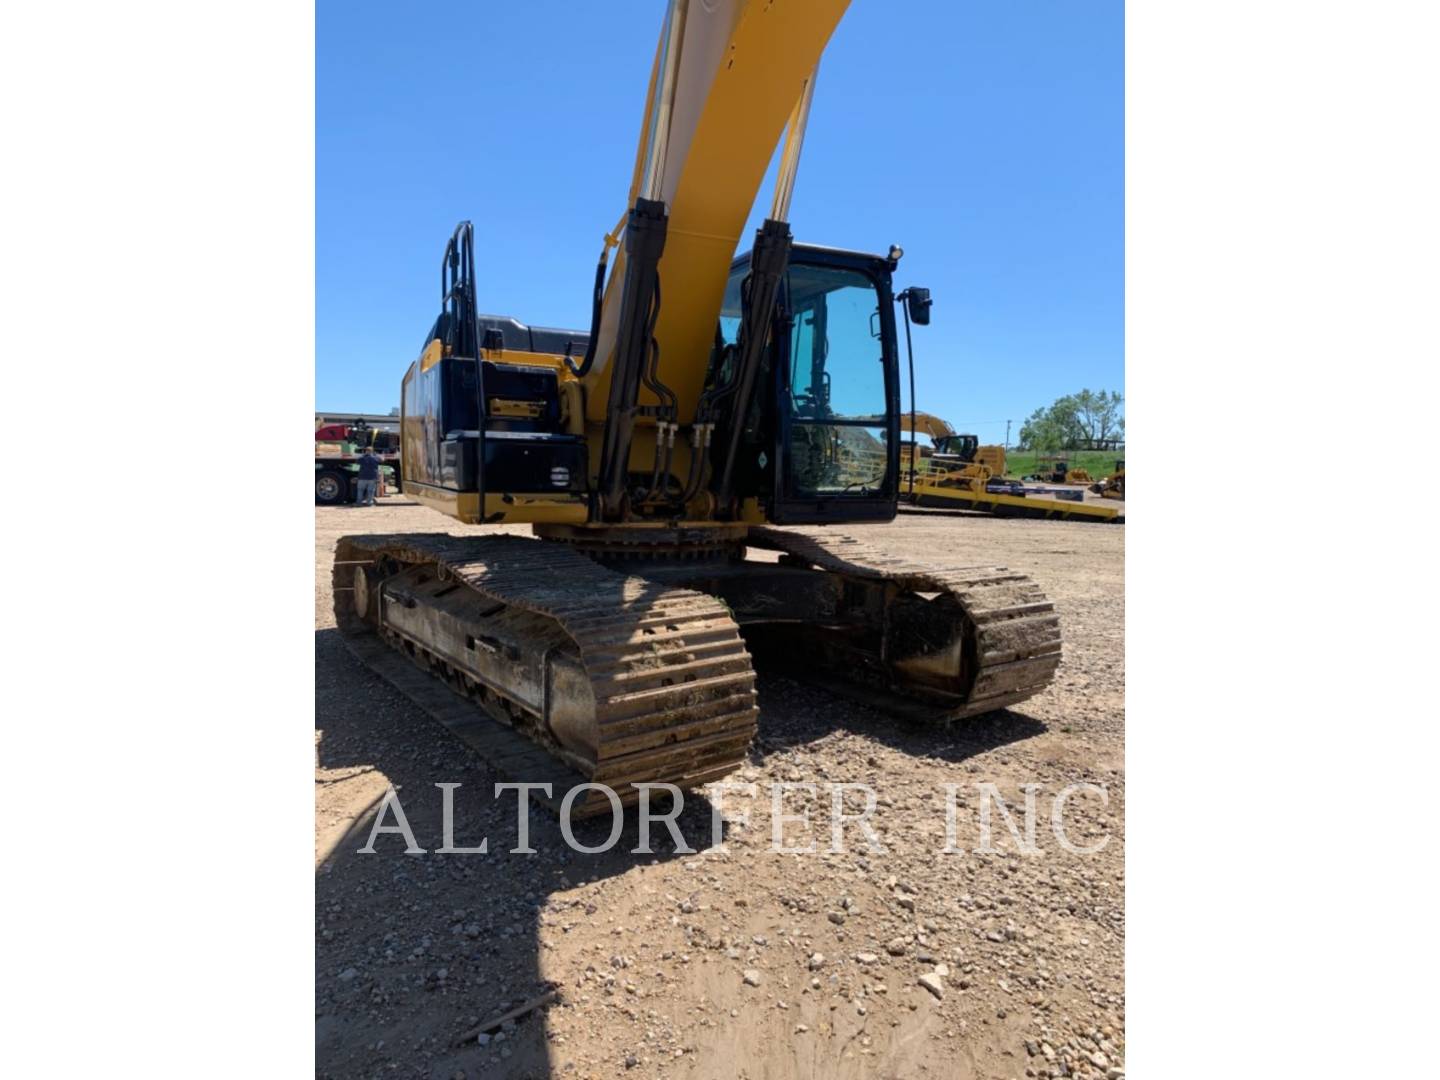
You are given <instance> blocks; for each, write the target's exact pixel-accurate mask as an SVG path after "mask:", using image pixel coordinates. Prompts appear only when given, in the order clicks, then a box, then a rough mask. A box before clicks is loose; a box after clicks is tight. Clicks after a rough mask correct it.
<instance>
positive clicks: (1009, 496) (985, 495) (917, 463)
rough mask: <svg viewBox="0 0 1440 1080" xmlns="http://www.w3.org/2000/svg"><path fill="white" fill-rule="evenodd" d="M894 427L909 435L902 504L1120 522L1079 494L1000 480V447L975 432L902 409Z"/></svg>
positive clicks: (1116, 514)
mask: <svg viewBox="0 0 1440 1080" xmlns="http://www.w3.org/2000/svg"><path fill="white" fill-rule="evenodd" d="M900 425H901V427H902V428H903V429H904V430H905V431H907V432H910V433H911V434H912V437H911V438H910V439H909V440H907V441H905V442H904V443H903V444H902V445H903V447H904V454H903V455H902V456H903V460H904V466H905V470H904V473H903V475H902V478H901V489H900V498H901V500H902V501H904V502H907V503H910V504H912V505H914V506H921V507H925V508H927V509H932V510H965V511H978V512H980V513H985V514H994V515H995V516H997V517H1024V518H1055V519H1060V520H1068V521H1092V522H1100V523H1107V524H1109V523H1119V522H1122V521H1123V520H1124V518H1123V517H1122V516H1121V514H1120V511H1118V510H1116V509H1114V508H1113V507H1109V506H1097V505H1095V504H1094V503H1087V502H1085V501H1084V496H1083V495H1078V494H1076V493H1073V492H1055V491H1047V490H1046V489H1037V488H1027V487H1025V486H1024V485H1023V484H1019V483H1016V482H1015V481H1013V480H1006V479H1005V448H1004V447H1003V446H994V445H990V446H981V445H980V439H979V437H978V436H976V435H968V434H962V433H959V432H957V431H956V430H955V429H954V428H953V427H952V426H951V425H950V424H949V423H948V422H947V421H945V420H942V419H940V417H938V416H933V415H931V414H930V413H923V412H906V413H902V414H901V416H900ZM916 433H920V434H925V435H928V436H930V440H931V445H930V446H923V445H921V444H920V443H919V440H918V439H916V438H914V435H915V434H916ZM1047 495H1055V496H1058V497H1056V498H1046V496H1047Z"/></svg>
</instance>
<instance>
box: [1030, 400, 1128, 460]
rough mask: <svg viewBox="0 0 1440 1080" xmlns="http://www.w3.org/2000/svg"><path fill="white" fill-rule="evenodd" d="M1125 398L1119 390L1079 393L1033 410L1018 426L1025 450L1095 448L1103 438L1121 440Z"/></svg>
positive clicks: (1051, 451)
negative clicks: (1090, 446) (1122, 409)
mask: <svg viewBox="0 0 1440 1080" xmlns="http://www.w3.org/2000/svg"><path fill="white" fill-rule="evenodd" d="M1124 402H1125V399H1124V397H1123V396H1122V395H1121V394H1120V392H1119V391H1118V390H1101V391H1099V392H1098V393H1097V392H1095V391H1093V390H1088V389H1087V390H1081V391H1080V392H1079V393H1078V394H1066V395H1065V396H1064V397H1062V398H1059V399H1057V400H1056V401H1055V403H1054V404H1052V405H1049V406H1046V407H1044V408H1039V409H1036V410H1035V411H1034V412H1033V413H1031V414H1030V417H1029V419H1027V420H1026V421H1025V423H1024V424H1022V425H1021V426H1020V443H1019V446H1020V448H1021V449H1024V450H1035V451H1038V452H1040V453H1046V454H1049V453H1054V452H1055V451H1057V450H1074V449H1078V448H1081V447H1084V446H1087V445H1094V444H1095V443H1096V442H1098V441H1100V440H1102V439H1123V438H1124V437H1125V417H1124V416H1123V415H1122V414H1121V411H1120V410H1121V406H1122V405H1124Z"/></svg>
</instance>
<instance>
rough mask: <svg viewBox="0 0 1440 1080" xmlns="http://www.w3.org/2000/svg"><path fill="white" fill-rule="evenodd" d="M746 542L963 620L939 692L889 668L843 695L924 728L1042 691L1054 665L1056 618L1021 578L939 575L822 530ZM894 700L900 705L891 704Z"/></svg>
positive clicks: (756, 535) (769, 534) (1003, 573)
mask: <svg viewBox="0 0 1440 1080" xmlns="http://www.w3.org/2000/svg"><path fill="white" fill-rule="evenodd" d="M746 543H747V544H749V545H750V546H752V547H757V548H765V549H768V550H772V551H778V552H781V553H782V554H784V555H786V556H789V557H790V558H791V559H792V560H799V561H800V562H802V563H805V564H808V565H810V566H813V567H815V568H817V569H819V570H823V571H828V572H830V573H835V574H839V575H840V576H841V577H843V578H846V579H849V580H852V581H855V582H859V583H874V582H886V583H889V584H890V585H893V586H895V587H896V588H897V589H900V590H904V591H908V592H911V593H915V594H920V595H933V596H935V597H938V596H940V595H942V594H948V595H949V597H951V598H952V599H953V600H954V602H955V604H956V605H957V606H958V607H959V609H960V611H961V612H962V613H963V615H962V618H963V619H964V621H965V624H966V626H965V635H966V640H965V643H964V652H965V660H964V666H963V669H962V670H961V671H960V672H959V674H958V676H957V681H956V682H955V683H954V684H953V685H951V686H949V687H947V688H944V689H939V688H937V687H935V686H933V685H925V686H919V685H915V684H913V683H911V682H908V681H907V679H906V678H905V674H904V672H903V671H902V670H897V668H896V667H894V666H891V667H890V668H889V669H888V673H889V676H890V677H891V679H892V680H893V681H892V683H891V685H890V686H888V687H886V688H884V691H883V692H868V693H867V692H865V691H858V692H857V688H856V687H855V686H854V684H850V685H849V686H848V687H847V690H848V691H849V692H851V693H852V696H861V697H863V698H866V699H867V700H869V701H870V702H871V703H872V704H874V705H876V706H877V707H879V708H882V709H886V710H888V711H891V712H901V713H904V714H905V715H907V716H911V717H913V718H915V719H918V720H922V721H926V722H932V723H933V722H942V723H948V722H951V721H954V720H960V719H964V718H966V717H971V716H978V715H980V714H982V713H987V712H992V711H994V710H996V709H1003V708H1008V707H1009V706H1011V705H1016V704H1018V703H1020V702H1022V701H1024V700H1025V699H1026V698H1029V697H1033V696H1034V695H1036V694H1038V693H1040V692H1041V691H1042V690H1044V689H1045V688H1046V687H1047V686H1049V685H1050V682H1051V680H1052V679H1053V678H1054V675H1055V670H1056V668H1058V667H1059V665H1060V656H1061V637H1060V618H1059V616H1058V615H1057V614H1056V612H1055V605H1054V604H1052V603H1051V602H1050V601H1049V600H1048V599H1047V598H1046V597H1045V594H1044V593H1043V592H1042V591H1041V590H1040V588H1039V586H1037V585H1036V584H1035V583H1034V582H1033V581H1031V580H1030V578H1028V577H1027V576H1026V575H1024V574H1020V573H1016V572H1014V571H1012V570H1008V569H1006V568H1004V567H966V568H955V569H950V568H943V567H936V566H930V565H926V564H923V563H917V562H912V561H910V560H908V559H904V558H897V557H896V556H894V555H893V554H891V553H889V552H887V551H886V550H885V549H883V548H880V547H878V546H876V545H874V544H869V543H866V542H865V541H863V540H857V539H855V538H854V537H851V536H846V535H844V534H840V533H834V532H831V531H830V530H828V529H823V528H821V529H813V528H812V529H806V528H783V529H782V528H771V527H757V528H752V529H751V530H750V533H749V536H748V538H747V540H746ZM897 695H898V697H899V698H900V700H896V698H897Z"/></svg>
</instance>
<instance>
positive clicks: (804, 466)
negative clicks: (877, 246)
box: [771, 246, 899, 521]
mask: <svg viewBox="0 0 1440 1080" xmlns="http://www.w3.org/2000/svg"><path fill="white" fill-rule="evenodd" d="M821 250H823V249H816V250H815V252H814V253H813V254H812V253H810V252H804V253H803V254H802V251H803V249H801V248H799V247H798V246H797V248H796V251H795V253H794V254H793V255H792V258H791V264H790V266H789V268H788V270H787V271H786V275H785V281H784V285H783V310H784V315H785V320H786V321H787V322H788V329H787V331H786V332H785V333H784V334H777V335H776V337H777V339H778V340H777V342H776V344H777V346H778V348H779V351H780V354H781V355H780V357H779V359H780V362H779V363H778V364H777V365H776V368H777V371H776V374H777V376H778V380H777V381H778V383H779V385H778V386H777V391H778V398H779V401H778V410H777V411H778V419H779V424H778V425H777V426H778V434H779V439H778V445H777V447H776V458H777V467H778V468H777V474H776V478H775V480H776V485H777V489H778V490H777V492H776V496H775V500H774V502H773V504H772V515H771V516H772V518H773V519H775V520H779V521H802V520H804V521H825V520H842V519H843V520H851V521H853V520H869V519H872V518H873V519H876V520H888V519H889V518H891V517H893V516H894V513H895V492H896V485H895V477H896V474H897V471H898V464H899V463H898V456H899V430H898V424H899V410H898V385H899V380H898V367H897V353H896V349H895V320H894V314H893V307H894V305H893V302H892V300H891V296H890V280H889V274H888V268H887V267H885V265H884V262H883V260H881V259H879V258H878V257H874V256H865V255H859V254H855V253H848V252H830V251H825V252H824V256H823V261H822V258H821V255H820V251H821ZM811 259H814V260H815V261H813V262H812V261H811ZM877 328H878V330H879V333H878V334H877V333H875V329H877ZM880 418H884V421H885V422H884V423H881V424H877V423H876V420H877V419H880Z"/></svg>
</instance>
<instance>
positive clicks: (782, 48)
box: [335, 0, 1061, 814]
mask: <svg viewBox="0 0 1440 1080" xmlns="http://www.w3.org/2000/svg"><path fill="white" fill-rule="evenodd" d="M845 7H846V4H845V3H844V2H843V0H810V2H808V3H804V4H794V3H789V4H786V3H773V2H770V0H752V2H746V0H715V2H708V0H707V2H704V3H700V2H691V3H687V2H686V0H672V2H671V4H670V5H669V8H668V10H667V13H666V15H665V19H664V23H663V25H662V28H661V32H660V40H659V44H658V46H657V49H656V54H655V60H654V64H653V67H652V69H651V73H650V82H649V90H648V93H647V95H646V101H645V107H644V111H643V117H642V123H641V132H640V140H639V146H638V150H637V154H636V159H635V167H634V172H633V175H632V177H631V183H630V193H629V199H628V210H627V212H626V214H625V216H624V218H623V219H622V222H621V224H620V226H618V227H617V228H616V230H615V231H614V232H613V233H611V234H608V235H607V236H606V238H605V245H604V247H603V248H602V253H601V256H600V260H599V265H598V266H597V267H596V271H595V277H594V289H593V293H592V313H591V325H590V327H589V329H588V330H586V331H581V330H561V329H552V328H544V327H538V326H530V325H527V324H525V323H522V322H519V321H517V320H515V319H513V318H509V317H501V316H494V315H485V314H481V313H480V312H479V310H478V307H477V294H478V291H479V288H480V284H479V276H478V274H477V266H476V262H475V245H474V230H473V228H472V227H471V225H470V224H469V223H463V224H462V225H461V226H459V227H458V228H457V229H456V231H455V233H454V235H453V236H452V237H451V239H450V243H449V245H448V246H447V248H446V251H445V254H444V257H443V260H442V265H441V274H440V278H441V313H440V316H439V318H438V319H437V320H436V322H435V324H434V326H433V327H432V328H431V330H430V332H429V333H428V334H427V335H426V337H425V340H424V346H423V349H422V351H421V353H420V356H419V359H417V360H416V361H415V363H413V364H412V365H411V366H410V369H409V370H408V371H407V372H406V373H405V376H404V379H403V382H402V398H401V401H402V404H401V443H402V486H403V490H404V492H405V493H406V494H407V495H409V496H411V497H413V498H415V499H417V500H418V501H420V502H422V503H424V504H426V505H428V506H430V507H433V508H434V509H437V510H439V511H441V512H442V513H444V514H446V515H448V516H449V517H450V518H452V519H454V520H456V521H459V522H463V523H469V524H474V523H483V524H490V523H528V524H530V525H531V526H532V529H533V532H534V536H535V538H534V539H530V538H525V537H521V536H513V535H508V536H497V535H471V536H453V535H449V534H445V533H436V534H422V535H397V536H352V537H346V538H344V539H342V540H341V541H340V542H339V545H338V548H337V552H336V559H335V597H336V616H337V622H338V624H339V626H340V627H341V629H342V631H343V632H344V633H345V634H346V635H347V638H348V639H349V640H350V641H351V642H352V644H353V645H354V646H355V648H356V651H357V652H359V653H360V654H361V655H362V656H365V657H366V658H367V659H372V661H373V662H375V663H376V664H377V667H383V665H381V663H380V661H379V659H378V657H379V654H380V653H382V652H385V650H384V649H383V648H382V646H391V647H393V649H394V650H398V652H399V653H400V654H402V655H404V656H408V657H410V658H411V659H413V660H415V661H416V662H417V663H418V664H419V665H420V666H421V667H423V668H425V669H427V670H428V671H429V672H430V673H432V674H433V675H434V676H437V677H438V678H439V679H442V680H444V682H445V684H448V686H449V688H450V689H451V690H453V691H454V692H455V694H458V695H461V696H463V698H465V699H466V700H465V701H460V700H459V699H457V698H455V697H454V696H453V695H452V696H451V697H450V698H449V699H448V700H449V701H450V704H449V705H445V706H437V707H432V710H431V711H432V712H434V713H436V715H438V716H440V718H441V719H442V720H444V721H445V722H447V723H450V724H451V725H452V726H453V727H455V729H456V730H457V731H458V732H459V733H461V734H462V735H463V736H464V737H466V738H467V740H468V741H470V742H471V743H472V744H473V745H475V746H476V747H478V748H479V749H480V750H481V751H482V752H484V753H485V754H487V755H488V756H489V757H490V758H491V759H492V760H493V761H494V762H495V763H496V765H497V767H498V768H500V769H501V771H502V772H509V773H510V774H512V775H514V776H516V778H517V779H525V780H532V781H535V782H542V781H543V782H548V783H550V784H552V793H553V794H552V798H554V799H556V800H558V799H560V797H561V795H562V794H564V793H565V792H571V793H572V796H571V798H572V799H574V798H576V797H577V796H578V795H583V798H580V799H579V801H578V802H575V803H574V804H573V805H572V806H571V811H572V812H573V813H577V814H587V813H594V812H597V811H600V810H603V809H605V807H606V805H607V798H608V796H605V795H604V794H603V793H602V792H600V791H599V790H598V789H596V788H594V787H591V788H584V787H583V784H584V782H586V781H591V782H597V783H600V782H603V783H604V784H606V785H608V786H609V787H610V788H612V789H614V790H615V791H617V792H618V794H619V795H620V797H621V799H622V801H625V802H630V801H632V800H634V799H636V798H637V797H638V796H637V790H638V789H637V787H636V785H643V784H645V783H648V782H668V783H671V784H675V785H677V786H679V787H681V788H688V787H694V786H697V785H700V784H703V783H705V782H707V781H709V780H712V779H715V778H718V777H720V776H723V775H724V774H725V773H727V772H729V771H730V770H731V769H733V768H734V767H735V766H736V765H737V764H738V763H740V762H741V761H742V760H743V759H744V755H745V753H746V750H747V747H748V744H749V743H750V740H751V738H752V736H753V735H754V732H755V728H756V717H757V708H756V695H755V675H754V671H753V668H752V664H751V650H755V651H757V652H760V651H766V650H769V649H771V648H772V647H773V646H775V645H776V644H777V643H778V644H781V645H782V646H783V652H784V653H785V654H787V655H788V656H790V657H792V658H793V657H797V656H803V657H804V662H805V664H806V665H807V668H806V674H808V675H811V676H813V677H815V678H817V679H823V680H824V681H825V684H826V685H827V686H830V687H833V688H835V689H842V690H845V691H846V692H848V693H851V694H853V695H855V696H857V697H860V698H861V699H863V700H865V701H868V702H871V703H873V704H875V705H877V706H879V707H881V708H884V709H886V710H888V711H890V712H892V713H896V714H899V715H903V716H909V717H914V718H919V719H922V720H925V721H931V722H947V721H953V720H956V719H960V718H963V717H969V716H974V715H977V714H980V713H985V712H989V711H991V710H994V709H999V708H1003V707H1005V706H1009V705H1013V704H1015V703H1017V702H1020V701H1023V700H1025V699H1026V698H1028V697H1030V696H1032V695H1033V694H1036V693H1038V692H1039V691H1041V690H1042V689H1044V688H1045V687H1046V686H1047V685H1048V684H1049V683H1050V681H1051V678H1052V676H1053V674H1054V671H1055V669H1056V666H1057V665H1058V663H1059V660H1060V648H1061V645H1060V629H1059V624H1058V619H1057V617H1056V614H1055V612H1054V609H1053V606H1052V605H1051V604H1050V603H1049V602H1048V601H1047V600H1046V598H1045V597H1044V596H1043V595H1042V593H1041V592H1040V590H1039V589H1038V588H1037V587H1036V586H1035V585H1034V584H1033V583H1032V582H1031V581H1030V580H1028V579H1027V578H1026V577H1025V576H1024V575H1023V574H1017V573H1014V572H1012V571H1009V570H1004V569H993V568H983V567H982V568H973V569H937V568H934V567H931V566H926V565H920V564H916V563H911V562H908V561H905V560H902V559H897V558H895V557H894V556H893V555H891V554H889V553H888V552H886V551H884V550H883V549H879V548H875V547H872V546H871V545H869V544H867V543H864V542H862V541H859V540H856V539H853V538H850V537H847V536H845V535H843V534H841V533H838V532H835V531H833V530H831V529H829V528H824V527H817V526H830V525H834V524H838V523H843V522H887V521H890V520H892V519H893V518H894V516H895V514H896V507H897V502H898V500H899V498H900V495H901V489H902V468H901V462H900V442H901V438H900V436H901V429H902V413H901V409H900V393H901V378H900V370H901V369H900V357H899V352H898V347H897V328H896V324H897V314H896V308H897V304H898V305H899V307H900V312H901V313H902V314H903V316H904V318H905V324H906V331H907V335H906V336H907V341H908V337H909V326H910V324H911V323H915V324H918V325H924V324H926V323H928V322H929V309H930V298H929V293H928V291H927V290H925V289H921V288H915V287H912V288H909V289H906V290H904V292H903V293H901V294H899V295H898V296H897V295H896V293H895V291H894V289H893V286H892V276H893V274H894V272H895V270H896V267H897V265H898V263H899V261H900V258H901V256H902V252H901V250H900V249H899V248H898V247H891V248H889V250H888V252H887V253H885V254H871V253H868V252H863V251H844V250H838V249H835V248H830V247H818V246H811V245H806V244H799V243H796V242H795V241H794V240H793V239H792V236H791V231H790V227H789V225H788V224H787V221H786V219H787V217H788V211H789V205H790V197H791V193H792V191H793V186H794V183H795V176H796V169H797V166H798V164H799V157H800V148H801V143H802V140H803V137H804V132H805V125H806V118H807V115H808V112H809V108H810V102H811V97H812V94H813V93H814V89H815V78H816V71H817V65H818V64H819V61H820V56H821V53H822V51H823V50H824V47H825V44H826V42H827V40H828V39H829V37H830V35H831V33H832V31H833V30H834V28H835V26H836V24H837V23H838V21H839V19H840V17H841V15H842V13H843V12H844V10H845ZM777 146H779V147H780V159H779V168H778V176H777V182H776V189H775V194H774V198H773V201H772V203H771V207H770V213H769V216H768V218H767V219H766V220H765V222H764V224H763V225H762V226H761V227H760V228H759V230H758V231H757V232H756V234H755V237H754V243H753V246H752V247H751V249H750V250H749V251H747V252H745V253H744V254H742V255H740V256H738V257H734V252H735V251H736V249H737V247H738V243H739V240H740V235H741V231H742V229H743V228H744V223H745V221H746V218H747V216H748V214H749V212H750V209H751V206H752V204H753V202H754V200H755V197H756V194H757V192H758V189H759V187H760V184H761V181H762V179H763V177H764V174H765V171H766V167H767V164H768V163H769V161H770V160H771V157H772V154H773V153H774V151H775V149H776V147H777ZM612 248H619V251H618V253H617V254H616V256H615V260H614V265H613V267H612V268H609V272H608V275H607V263H608V261H609V260H608V256H609V253H610V251H611V249H612ZM482 269H483V267H482ZM386 655H393V654H390V653H387V654H386ZM385 670H390V669H389V668H385ZM398 683H399V684H404V685H413V681H412V682H407V680H404V679H398ZM433 685H439V684H438V683H435V684H433ZM417 693H418V691H417ZM487 718H488V719H487ZM493 721H499V723H498V724H497V723H494V722H493Z"/></svg>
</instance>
